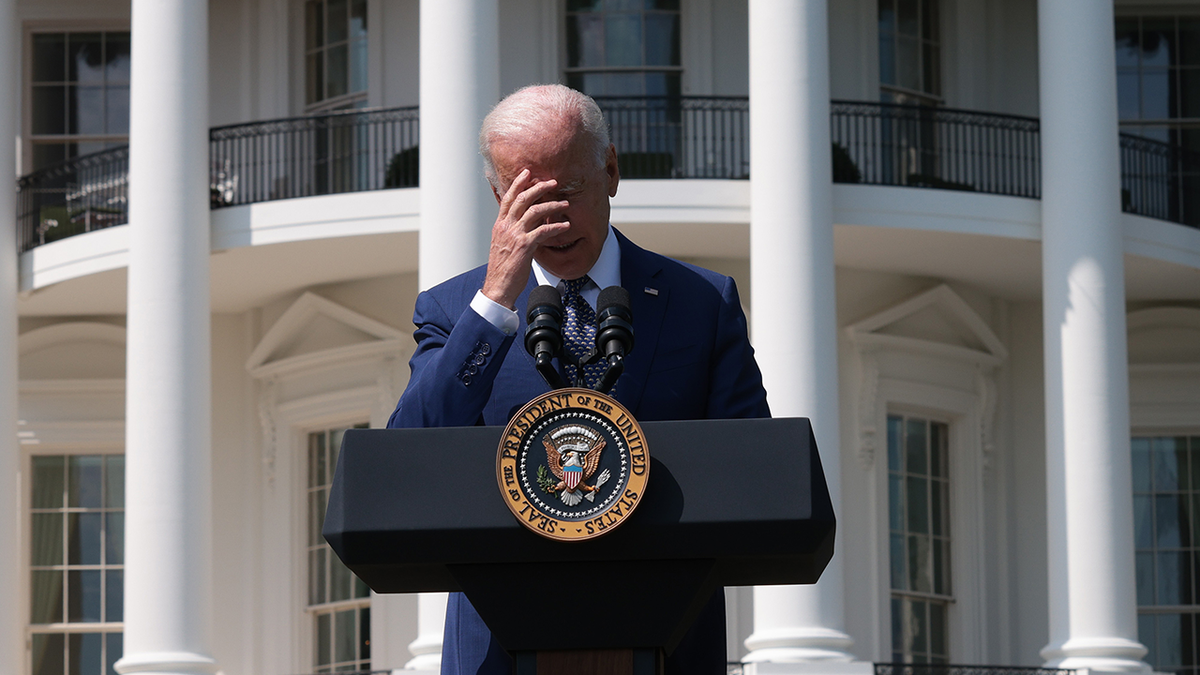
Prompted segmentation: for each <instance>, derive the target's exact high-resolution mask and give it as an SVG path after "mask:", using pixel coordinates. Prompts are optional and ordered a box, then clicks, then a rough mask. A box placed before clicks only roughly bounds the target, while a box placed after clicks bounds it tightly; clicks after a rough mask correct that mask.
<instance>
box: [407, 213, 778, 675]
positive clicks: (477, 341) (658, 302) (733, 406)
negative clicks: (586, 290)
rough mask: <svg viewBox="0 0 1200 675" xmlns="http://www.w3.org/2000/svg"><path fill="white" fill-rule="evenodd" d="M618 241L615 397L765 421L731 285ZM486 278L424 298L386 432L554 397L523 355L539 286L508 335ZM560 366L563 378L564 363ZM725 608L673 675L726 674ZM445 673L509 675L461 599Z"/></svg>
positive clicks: (647, 410) (455, 606) (692, 642)
mask: <svg viewBox="0 0 1200 675" xmlns="http://www.w3.org/2000/svg"><path fill="white" fill-rule="evenodd" d="M617 241H618V242H619V245H620V247H621V286H623V287H624V288H625V289H626V290H627V291H629V296H630V302H631V307H632V312H633V327H634V348H633V350H632V351H631V352H630V353H629V355H628V356H627V357H626V359H625V372H624V373H623V374H622V375H621V377H620V379H619V380H618V381H617V384H616V386H615V387H614V388H613V390H612V392H611V395H612V396H613V397H614V398H616V399H617V400H618V401H620V402H621V404H622V405H624V406H625V407H626V408H628V409H629V411H630V412H631V413H633V416H634V417H635V418H637V419H638V420H640V421H655V420H692V419H723V418H743V417H768V416H769V415H770V411H769V409H768V408H767V397H766V391H765V390H764V389H763V386H762V374H761V373H760V372H759V369H758V364H757V363H756V362H755V360H754V350H753V348H752V347H751V346H750V341H749V338H748V334H747V329H746V317H745V314H744V313H743V312H742V306H741V303H740V301H739V300H738V293H737V287H736V286H735V285H734V282H733V280H732V279H730V278H729V277H726V276H723V275H720V274H717V273H715V272H711V271H709V270H705V269H703V268H700V267H696V266H694V265H689V264H686V263H682V262H679V261H677V260H672V259H670V258H666V257H664V256H661V255H658V254H656V253H651V252H650V251H646V250H645V249H642V248H640V247H638V246H637V245H635V244H634V243H633V242H631V241H629V239H627V238H626V237H625V236H624V235H622V234H621V233H620V232H617ZM486 271H487V270H486V267H479V268H476V269H473V270H471V271H469V272H466V273H464V274H461V275H459V276H457V277H454V278H453V279H450V280H449V281H446V282H445V283H442V284H440V285H438V286H436V287H434V288H431V289H429V290H428V291H425V292H423V293H421V294H420V295H419V296H418V297H417V304H416V310H415V312H414V313H413V323H414V324H415V325H416V326H417V330H416V332H415V333H414V337H415V338H416V340H417V350H416V352H415V353H414V354H413V357H412V359H411V361H410V366H411V367H412V374H411V376H410V378H409V383H408V387H407V388H406V389H405V391H404V395H403V396H401V397H400V402H399V404H398V405H397V406H396V411H395V412H394V413H392V417H391V419H390V420H388V426H389V427H393V428H416V427H444V426H472V425H480V424H482V425H506V424H508V421H509V419H510V418H511V417H512V415H513V414H514V413H516V411H517V410H518V409H519V408H520V407H521V406H523V405H525V403H527V402H528V401H529V400H530V399H532V398H533V397H535V396H537V395H539V394H542V393H544V392H547V391H549V390H550V387H549V386H548V385H547V384H546V383H545V381H543V380H542V377H541V375H539V374H538V372H537V371H536V370H535V369H534V361H533V357H531V356H530V355H529V353H528V352H527V351H526V350H525V347H524V335H525V325H526V324H525V316H524V310H525V307H526V303H527V302H528V300H529V292H530V291H531V290H532V289H533V288H534V286H535V285H536V280H535V278H534V275H532V274H530V280H529V283H528V284H527V285H526V287H525V290H524V291H523V292H522V293H521V295H520V297H519V298H517V301H516V307H517V310H518V314H519V315H520V326H519V328H518V329H517V334H516V335H515V336H508V335H505V334H504V333H503V331H501V330H499V329H498V328H496V327H495V326H493V325H492V324H490V323H488V322H487V321H486V320H485V319H483V318H482V317H480V316H479V315H478V314H476V313H475V312H474V311H473V310H471V309H470V303H471V299H472V298H473V297H474V296H475V293H476V291H478V290H479V289H480V288H482V287H483V279H484V275H485V274H486ZM555 365H556V366H557V367H558V368H559V371H560V372H562V367H561V364H560V363H558V362H557V360H556V361H555ZM717 596H722V594H721V593H717ZM723 608H724V599H723V596H722V597H716V596H715V597H714V599H713V601H712V602H710V603H709V607H708V608H707V609H706V610H705V612H704V614H703V615H702V616H701V618H700V619H699V620H698V621H697V625H696V626H694V627H693V629H692V631H691V632H690V633H689V634H688V636H687V637H685V638H684V641H683V642H682V643H681V644H680V646H679V647H678V648H677V649H676V650H675V652H674V653H673V654H672V655H671V657H670V658H668V663H667V672H668V673H671V672H672V671H676V672H680V673H687V674H688V675H692V674H694V673H707V672H712V673H724V672H725V664H724V661H725V658H724V653H725V635H724V609H723ZM479 629H482V631H483V632H482V633H479ZM718 648H719V655H718V654H717V653H716V651H715V650H717V649H718ZM480 664H483V665H482V667H481V665H480ZM489 664H491V665H489ZM701 664H703V665H701ZM442 672H443V673H453V674H454V675H460V674H465V673H471V674H472V675H475V674H476V673H485V672H486V673H493V672H495V673H504V672H507V657H506V656H504V654H503V652H502V651H501V650H500V649H499V646H498V645H495V644H493V643H492V642H491V640H490V634H489V633H487V630H486V628H485V627H483V624H482V621H480V620H479V618H478V615H477V614H475V613H474V610H473V609H472V608H471V607H470V605H469V603H467V602H466V601H465V600H464V599H462V597H461V595H459V594H455V596H452V597H451V601H450V606H449V608H448V611H447V625H446V641H445V642H444V643H443V657H442Z"/></svg>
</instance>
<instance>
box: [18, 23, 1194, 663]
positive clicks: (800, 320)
mask: <svg viewBox="0 0 1200 675" xmlns="http://www.w3.org/2000/svg"><path fill="white" fill-rule="evenodd" d="M0 45H3V46H4V49H0V129H2V130H3V134H4V135H6V136H8V137H11V138H12V139H13V142H12V143H9V142H4V143H0V167H2V168H3V171H4V173H0V177H3V178H5V179H7V180H10V181H11V182H12V183H13V184H15V186H16V188H15V189H14V190H11V191H9V190H0V224H7V226H8V227H10V228H11V229H12V230H13V231H14V232H15V233H16V236H15V237H11V238H7V239H5V240H3V241H6V242H7V243H4V244H3V246H0V427H4V426H5V425H11V428H12V429H13V431H12V433H10V434H7V435H0V484H2V485H4V486H5V487H4V489H3V490H0V494H3V495H4V497H2V498H0V671H3V672H6V673H7V672H11V673H19V674H21V675H108V674H115V673H172V674H179V675H183V674H200V673H225V674H226V675H296V674H301V673H325V672H350V671H391V670H397V671H404V672H422V671H423V672H436V671H437V668H438V665H439V662H440V649H441V639H442V637H441V635H442V613H443V611H444V606H445V597H444V596H443V595H439V594H422V595H419V596H417V595H411V596H409V595H405V596H398V595H377V594H374V593H372V592H371V591H370V590H369V589H368V588H366V586H365V585H364V584H362V582H360V581H358V580H357V579H356V578H355V577H354V576H353V575H352V574H351V573H350V572H349V571H348V570H347V569H346V568H345V567H343V566H342V565H341V564H340V562H339V561H338V560H337V558H336V556H335V555H333V554H332V552H331V551H330V550H329V548H328V546H327V545H326V544H325V543H324V541H323V540H322V539H321V538H320V523H321V521H322V520H323V516H324V510H325V504H326V500H327V499H328V492H329V486H330V484H331V482H332V471H333V467H334V466H335V464H336V458H337V453H338V449H339V447H340V439H341V435H342V433H343V432H344V431H345V430H346V429H347V428H352V427H360V426H369V427H382V426H383V425H384V424H385V423H386V421H387V418H388V416H389V414H390V413H391V411H392V409H393V407H394V406H395V403H396V400H397V398H398V397H399V395H400V393H401V392H403V390H404V387H405V385H406V383H407V380H408V374H409V373H408V368H407V360H408V358H409V356H410V355H411V354H412V352H413V349H414V347H415V345H414V342H413V340H412V337H411V333H412V330H413V326H412V324H411V316H412V309H413V304H414V301H415V298H416V295H417V293H418V292H419V290H421V289H424V288H428V287H430V286H433V285H435V284H437V283H439V282H441V281H443V280H445V279H447V278H449V277H451V276H453V275H455V274H457V273H459V272H462V271H465V270H466V269H469V268H471V267H474V266H476V265H478V264H481V263H482V262H484V261H485V259H486V251H487V243H488V237H489V234H490V230H491V225H492V222H493V221H494V219H495V201H494V199H493V196H492V194H491V192H490V190H489V189H488V187H487V185H486V182H485V181H484V179H483V177H482V162H481V161H480V158H479V156H478V151H477V146H476V138H477V133H478V126H479V123H480V121H481V119H482V117H483V115H484V114H485V113H486V111H487V110H488V109H489V108H490V107H491V106H492V105H493V104H494V103H495V102H496V101H498V100H499V98H501V97H502V96H504V95H505V94H507V93H510V92H512V91H514V90H515V89H517V88H519V87H521V86H524V85H526V84H532V83H537V82H562V83H565V84H568V85H570V86H573V87H576V88H579V89H581V90H583V91H585V92H586V93H589V94H591V95H593V96H595V97H596V98H597V100H598V102H599V103H600V105H601V107H602V109H603V110H604V111H605V114H606V117H607V119H608V121H609V123H610V126H611V128H612V136H613V140H614V142H615V144H616V146H617V151H618V154H619V161H620V166H621V173H622V181H621V184H620V189H619V192H618V194H617V196H616V197H615V198H614V200H613V209H612V223H613V225H614V226H615V227H617V228H618V229H620V230H621V231H622V232H623V233H625V234H626V235H628V236H629V237H630V238H631V239H633V240H634V241H635V242H637V243H639V244H640V245H642V246H644V247H646V248H649V249H652V250H655V251H659V252H661V253H664V254H667V255H671V256H673V257H676V258H679V259H682V260H686V261H688V262H694V263H697V264H700V265H702V266H705V267H709V268H711V269H714V270H717V271H719V272H722V273H725V274H728V275H730V276H732V277H734V278H735V279H736V280H737V282H738V284H739V286H740V287H741V293H742V298H743V301H744V302H745V309H746V311H747V315H748V317H749V319H750V325H751V339H752V341H753V343H754V345H755V349H756V353H757V358H758V362H759V364H760V366H761V367H762V369H763V373H764V381H765V385H766V388H767V391H768V396H769V402H770V404H771V408H772V411H773V413H774V414H775V415H776V416H804V417H809V418H811V419H812V421H813V425H814V430H815V434H816V438H817V441H818V446H819V448H820V453H821V458H822V462H823V465H824V469H825V472H826V477H827V479H828V480H829V482H830V492H831V496H832V498H833V500H834V507H835V510H836V512H837V516H838V520H839V523H838V541H837V546H836V553H835V556H834V558H833V560H832V562H831V563H830V566H829V567H828V569H827V570H826V572H825V574H824V576H823V577H822V580H821V581H820V582H819V583H818V584H816V585H815V586H805V587H800V586H797V587H779V586H775V587H755V588H729V589H727V590H726V594H727V626H728V631H727V633H728V635H727V645H728V654H729V659H730V662H731V663H730V666H729V667H730V670H731V672H745V673H760V674H763V675H766V674H768V673H814V674H815V673H831V674H832V673H847V674H848V673H858V674H860V675H902V673H901V670H902V669H904V668H908V669H909V670H908V671H907V673H908V675H912V674H913V673H915V672H916V670H914V669H915V668H917V667H922V668H923V669H922V670H920V672H919V673H916V675H968V673H972V674H973V673H974V672H975V671H968V670H963V667H962V666H959V665H950V664H971V665H973V666H976V667H978V668H983V669H985V670H986V669H991V671H994V672H995V673H997V674H999V673H1007V672H1010V671H1008V670H1004V669H1006V668H1020V669H1026V670H1025V671H1023V672H1028V673H1033V672H1034V671H1042V672H1043V675H1053V672H1054V671H1053V670H1050V669H1073V670H1082V669H1089V670H1096V671H1102V672H1118V671H1119V672H1150V671H1151V670H1154V671H1158V672H1164V673H1177V674H1178V675H1200V0H1158V1H1155V0H1117V1H1116V2H1108V1H1106V0H1095V1H1091V0H1089V1H1086V2H1084V1H1077V0H207V1H202V0H0ZM10 169H11V173H8V172H9V171H10Z"/></svg>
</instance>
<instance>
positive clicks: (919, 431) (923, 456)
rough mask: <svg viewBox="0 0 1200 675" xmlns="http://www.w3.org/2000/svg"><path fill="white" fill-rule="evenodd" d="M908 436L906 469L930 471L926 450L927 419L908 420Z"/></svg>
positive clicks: (905, 446) (906, 441)
mask: <svg viewBox="0 0 1200 675" xmlns="http://www.w3.org/2000/svg"><path fill="white" fill-rule="evenodd" d="M906 428H907V432H908V433H907V438H906V439H905V441H904V450H905V461H904V465H905V466H904V469H905V470H906V471H908V472H909V473H920V474H924V473H927V472H928V471H929V461H928V455H927V452H926V449H927V443H926V440H925V420H908V424H907V425H906Z"/></svg>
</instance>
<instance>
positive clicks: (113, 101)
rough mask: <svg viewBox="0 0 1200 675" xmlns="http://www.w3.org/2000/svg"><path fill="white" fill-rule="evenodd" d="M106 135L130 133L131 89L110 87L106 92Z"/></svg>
mask: <svg viewBox="0 0 1200 675" xmlns="http://www.w3.org/2000/svg"><path fill="white" fill-rule="evenodd" d="M104 120H105V121H104V133H107V134H128V133H129V87H127V86H119V87H113V86H110V87H108V88H107V89H105V91H104Z"/></svg>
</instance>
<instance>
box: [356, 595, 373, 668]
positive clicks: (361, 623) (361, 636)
mask: <svg viewBox="0 0 1200 675" xmlns="http://www.w3.org/2000/svg"><path fill="white" fill-rule="evenodd" d="M358 658H360V659H362V660H363V661H367V660H369V659H370V658H371V608H370V607H363V608H362V609H360V610H358Z"/></svg>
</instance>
